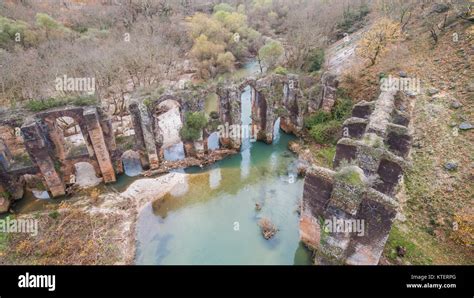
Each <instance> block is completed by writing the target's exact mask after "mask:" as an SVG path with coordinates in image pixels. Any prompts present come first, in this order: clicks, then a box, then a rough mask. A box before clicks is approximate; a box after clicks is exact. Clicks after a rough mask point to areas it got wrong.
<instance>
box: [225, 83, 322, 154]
mask: <svg viewBox="0 0 474 298" xmlns="http://www.w3.org/2000/svg"><path fill="white" fill-rule="evenodd" d="M303 79H305V78H303V77H299V76H298V75H293V74H289V75H277V74H271V75H268V76H266V77H263V78H261V79H258V80H256V79H247V80H244V81H243V82H241V83H240V84H239V85H231V86H226V87H223V88H218V92H217V94H218V95H219V98H220V105H219V115H220V121H221V122H222V123H224V124H229V125H240V124H241V109H242V107H241V96H242V93H243V91H244V89H245V88H246V87H247V86H250V87H251V90H252V126H253V132H254V135H255V136H256V137H257V140H259V141H263V142H266V143H268V144H271V143H272V142H273V137H274V136H273V132H274V129H273V128H274V124H275V122H276V120H277V119H278V118H280V120H281V122H280V123H281V124H280V125H281V128H282V129H283V130H284V131H285V132H287V133H293V134H296V135H297V134H299V133H300V132H301V130H302V129H303V126H304V118H303V117H304V115H305V114H306V113H307V112H308V106H309V102H310V101H312V100H313V98H311V97H310V96H305V94H304V92H303V90H302V88H301V85H302V84H301V81H302V80H303ZM311 84H317V82H314V81H311V82H309V83H308V85H311ZM221 143H222V144H224V145H225V146H228V147H232V148H239V147H240V140H239V139H238V138H235V139H232V138H228V139H221Z"/></svg>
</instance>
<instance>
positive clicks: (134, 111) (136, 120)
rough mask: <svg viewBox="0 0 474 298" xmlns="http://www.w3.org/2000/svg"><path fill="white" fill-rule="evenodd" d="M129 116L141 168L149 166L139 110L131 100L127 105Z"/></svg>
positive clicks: (136, 104)
mask: <svg viewBox="0 0 474 298" xmlns="http://www.w3.org/2000/svg"><path fill="white" fill-rule="evenodd" d="M128 110H129V112H130V116H131V118H132V124H133V130H134V131H135V135H134V139H135V145H134V149H135V150H136V151H138V153H139V154H140V162H141V164H142V167H143V168H145V169H146V168H149V167H150V163H149V161H148V157H147V156H146V154H145V152H146V148H145V140H144V139H143V132H142V124H141V119H140V110H139V109H138V103H137V102H133V103H131V104H130V105H129V106H128Z"/></svg>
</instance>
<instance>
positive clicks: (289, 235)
mask: <svg viewBox="0 0 474 298" xmlns="http://www.w3.org/2000/svg"><path fill="white" fill-rule="evenodd" d="M257 66H258V65H257V64H256V63H255V62H251V63H249V64H247V65H246V66H245V69H244V70H245V71H247V72H254V71H256V70H257ZM241 100H242V101H241V103H242V115H241V116H242V124H243V125H250V124H251V121H252V120H251V117H250V116H251V92H250V87H247V88H246V89H245V91H244V92H243V94H242V98H241ZM276 124H277V125H279V121H277V123H276ZM294 138H295V137H293V136H290V135H287V134H284V133H283V132H280V130H279V127H278V126H276V127H275V142H274V144H272V145H267V144H264V143H261V142H252V141H251V139H250V136H247V138H245V139H243V140H242V149H241V152H240V154H236V155H234V156H230V157H228V158H226V159H224V160H221V161H219V162H217V163H215V164H213V165H211V166H209V167H206V168H199V167H194V168H188V169H186V170H185V172H186V173H187V174H189V176H187V179H186V181H185V183H184V184H179V185H178V186H177V187H176V188H175V189H173V190H172V191H171V192H170V193H168V194H166V195H165V196H164V197H163V198H160V199H158V198H157V200H156V201H155V202H153V203H152V204H150V205H148V206H146V207H145V208H144V209H143V211H142V212H141V213H140V215H139V218H138V223H137V229H136V230H137V254H136V263H137V264H151V265H196V264H199V265H292V264H297V265H303V264H311V257H310V254H309V252H308V251H307V250H306V249H305V248H304V247H303V246H302V245H301V244H300V242H299V228H298V223H299V218H298V213H297V210H298V208H299V202H300V199H301V197H302V194H303V180H302V179H298V178H296V177H297V175H296V167H295V162H296V157H295V155H294V154H292V153H291V152H290V151H289V150H288V142H289V141H290V140H292V139H294ZM257 206H258V208H257ZM262 218H267V219H269V220H270V221H271V222H272V223H273V224H274V225H275V226H276V227H277V228H278V232H277V233H276V235H275V236H274V237H273V238H271V239H270V240H265V239H264V238H263V236H262V232H261V230H260V227H259V225H258V222H259V221H260V220H261V219H262Z"/></svg>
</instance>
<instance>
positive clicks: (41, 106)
mask: <svg viewBox="0 0 474 298" xmlns="http://www.w3.org/2000/svg"><path fill="white" fill-rule="evenodd" d="M69 104H71V105H75V106H90V105H95V104H97V100H96V98H95V97H94V96H89V95H87V96H78V97H65V98H52V97H51V98H47V99H42V100H30V101H28V102H27V103H26V108H27V109H28V110H30V111H32V112H41V111H45V110H48V109H52V108H57V107H63V106H66V105H69Z"/></svg>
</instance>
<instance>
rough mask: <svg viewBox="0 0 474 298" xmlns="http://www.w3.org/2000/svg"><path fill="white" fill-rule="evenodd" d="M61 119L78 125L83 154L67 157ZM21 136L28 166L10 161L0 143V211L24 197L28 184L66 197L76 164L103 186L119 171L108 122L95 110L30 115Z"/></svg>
mask: <svg viewBox="0 0 474 298" xmlns="http://www.w3.org/2000/svg"><path fill="white" fill-rule="evenodd" d="M60 117H70V118H72V119H74V121H75V122H77V125H79V127H80V128H81V133H82V136H83V137H84V140H85V143H86V144H85V145H86V147H87V153H86V154H82V155H76V156H72V157H68V156H66V149H65V144H64V135H63V133H62V130H61V129H60V128H59V127H58V125H57V123H56V119H58V118H60ZM21 136H22V139H23V142H24V146H25V149H26V152H27V153H28V155H29V159H30V160H31V164H21V165H18V164H15V163H14V162H12V156H11V154H10V150H9V148H8V147H7V146H6V144H5V143H4V142H2V141H1V140H0V178H1V179H0V188H1V191H0V197H1V198H2V199H1V200H0V205H2V206H1V207H0V212H7V211H8V208H9V206H10V204H11V203H12V201H14V200H17V199H20V198H22V197H23V192H24V189H25V187H26V186H27V185H28V184H29V181H30V182H31V181H34V183H33V185H34V187H39V188H43V187H44V188H45V189H46V190H47V191H49V192H50V194H51V195H52V196H53V197H59V196H62V195H65V194H66V192H67V185H68V184H74V182H71V181H72V180H73V178H72V177H73V176H74V174H75V170H74V165H75V164H76V163H78V162H88V163H90V164H91V165H92V167H93V168H95V171H96V175H97V176H99V177H102V179H103V181H104V182H106V183H108V182H114V181H115V180H116V173H120V172H121V165H119V164H118V163H117V162H116V161H117V160H116V156H117V155H119V152H118V151H117V148H116V145H115V138H114V135H113V130H112V125H111V121H110V119H109V118H108V117H107V116H106V115H105V114H104V113H102V112H101V111H100V110H98V109H97V108H96V107H85V108H82V107H66V108H58V109H52V110H48V111H44V112H40V113H37V114H34V115H31V116H29V117H28V118H27V119H26V120H25V121H24V123H23V124H22V125H21ZM25 177H26V178H25ZM30 184H31V183H30Z"/></svg>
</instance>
